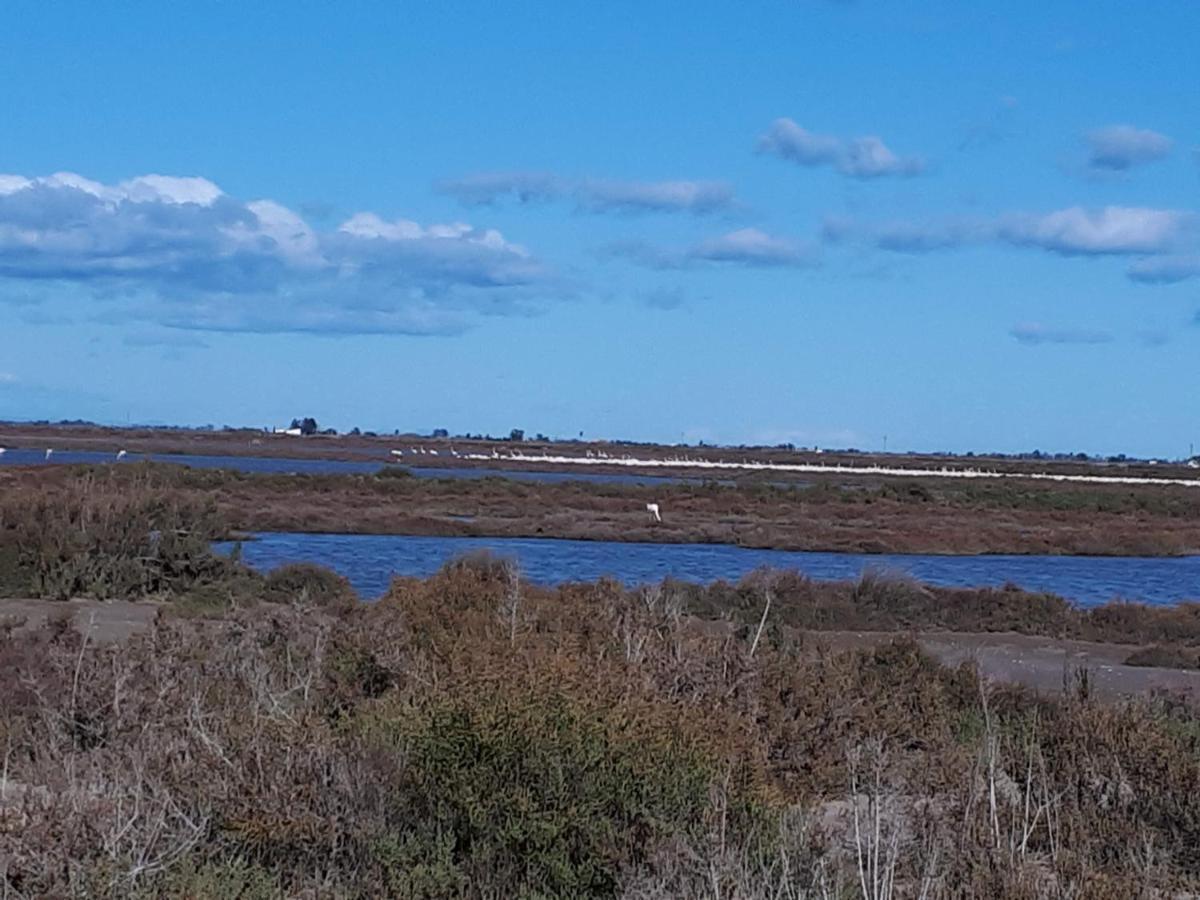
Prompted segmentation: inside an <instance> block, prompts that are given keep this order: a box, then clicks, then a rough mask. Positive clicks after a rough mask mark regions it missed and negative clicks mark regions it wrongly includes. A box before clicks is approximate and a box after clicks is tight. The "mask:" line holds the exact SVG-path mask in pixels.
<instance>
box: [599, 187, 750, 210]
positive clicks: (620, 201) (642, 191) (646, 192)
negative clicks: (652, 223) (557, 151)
mask: <svg viewBox="0 0 1200 900" xmlns="http://www.w3.org/2000/svg"><path fill="white" fill-rule="evenodd" d="M577 196H578V198H579V202H580V204H581V205H582V206H585V207H587V208H588V209H591V210H593V211H596V212H609V211H618V212H643V211H648V212H691V213H711V212H719V211H721V210H725V209H729V208H730V207H731V206H732V205H733V203H734V196H733V188H732V187H731V186H730V185H728V184H726V183H724V182H721V181H588V182H585V183H584V184H583V185H581V186H580V187H579V189H578V191H577Z"/></svg>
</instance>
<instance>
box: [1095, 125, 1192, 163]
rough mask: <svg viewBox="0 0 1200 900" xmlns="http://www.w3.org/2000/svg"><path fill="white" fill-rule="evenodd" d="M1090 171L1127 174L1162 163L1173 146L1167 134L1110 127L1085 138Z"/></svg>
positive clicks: (1130, 126) (1129, 126)
mask: <svg viewBox="0 0 1200 900" xmlns="http://www.w3.org/2000/svg"><path fill="white" fill-rule="evenodd" d="M1084 140H1085V142H1086V143H1087V147H1088V167H1089V168H1090V169H1092V170H1093V171H1108V172H1124V171H1126V170H1128V169H1131V168H1132V167H1134V166H1136V165H1141V164H1143V163H1148V162H1153V161H1154V160H1157V159H1162V158H1163V157H1165V156H1167V155H1168V154H1169V153H1170V152H1171V148H1172V147H1173V146H1174V142H1173V141H1172V140H1171V139H1170V138H1169V137H1167V136H1166V135H1165V134H1159V133H1158V132H1157V131H1150V130H1148V129H1145V128H1134V127H1133V126H1132V125H1109V126H1107V127H1105V128H1096V129H1093V130H1092V131H1089V132H1088V133H1087V134H1085V135H1084Z"/></svg>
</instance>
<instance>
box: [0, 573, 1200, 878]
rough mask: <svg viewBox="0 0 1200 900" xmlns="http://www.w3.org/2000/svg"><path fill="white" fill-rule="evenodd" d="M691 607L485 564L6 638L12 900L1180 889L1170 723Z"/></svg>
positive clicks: (1189, 838) (673, 596)
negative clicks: (345, 592) (207, 614)
mask: <svg viewBox="0 0 1200 900" xmlns="http://www.w3.org/2000/svg"><path fill="white" fill-rule="evenodd" d="M743 587H744V588H745V590H746V592H747V598H748V597H749V596H750V595H751V593H752V591H751V585H750V584H749V583H747V584H746V585H744V586H743ZM760 587H764V586H763V585H760ZM766 587H770V586H769V585H768V586H766ZM771 589H772V590H778V591H779V593H777V594H772V595H771V596H773V597H775V603H777V604H778V607H777V608H778V609H780V611H781V612H782V611H783V610H784V609H785V608H786V607H787V604H786V603H783V602H782V601H781V600H780V599H779V598H780V597H783V596H785V594H786V593H787V592H786V591H785V590H784V589H783V588H779V587H778V586H774V587H771ZM914 589H915V588H914ZM847 590H850V588H847ZM861 590H865V589H861V588H860V592H861ZM758 596H759V600H760V602H761V600H762V599H763V594H762V593H760V594H759V595H758ZM711 599H712V598H710V600H711ZM696 602H697V598H696V596H693V595H692V594H691V592H689V591H686V590H682V589H679V588H676V587H673V586H671V585H665V586H658V587H655V588H649V589H643V590H637V591H629V590H625V589H623V588H621V587H620V586H619V585H616V584H614V583H611V582H599V583H595V584H575V585H569V586H564V587H562V588H560V589H556V590H553V591H551V590H542V589H538V588H535V587H530V586H528V585H524V584H522V583H521V582H520V580H519V578H518V577H517V575H516V573H515V572H513V571H512V570H511V569H510V568H509V567H507V566H506V565H504V564H503V563H499V562H497V561H495V560H473V561H469V562H466V563H460V564H457V565H454V566H448V567H447V568H445V569H443V570H442V571H441V572H439V573H438V574H436V575H435V576H433V577H431V578H429V579H426V580H417V579H398V580H397V581H396V582H395V583H394V585H393V587H392V590H391V591H390V592H389V594H388V596H387V597H385V598H384V599H383V600H381V601H380V602H378V603H376V604H372V605H365V604H363V605H359V606H355V607H345V608H342V607H322V606H321V605H319V604H296V603H288V604H286V605H275V604H262V605H259V606H257V607H254V608H242V609H238V610H233V611H230V612H229V613H227V614H226V616H225V617H224V618H219V619H206V620H199V619H179V618H172V617H167V616H163V617H160V620H159V621H158V622H157V623H156V625H155V626H154V627H153V628H152V629H151V630H150V631H149V632H147V633H145V634H143V635H140V636H137V637H135V638H133V639H131V640H129V641H127V642H125V643H122V644H114V645H98V644H96V643H95V642H94V641H91V640H88V639H86V638H83V637H81V636H80V635H79V634H77V633H76V632H75V631H73V630H71V629H70V628H68V627H65V626H64V625H62V624H54V625H51V626H48V627H46V628H43V629H41V630H38V631H32V632H13V633H10V634H0V678H2V679H3V683H4V684H5V685H7V686H8V688H7V689H6V690H5V691H4V692H2V693H0V746H3V747H4V748H5V752H4V759H5V768H4V781H3V795H2V796H0V883H2V884H3V885H4V888H3V892H4V893H7V894H8V895H9V896H78V897H106V896H108V897H131V896H132V897H194V896H217V897H251V898H256V897H264V898H265V897H277V896H323V897H378V896H397V897H412V898H417V897H423V898H434V897H459V896H467V897H522V896H523V897H536V896H543V897H550V896H596V897H611V896H625V897H639V898H657V897H677V896H689V897H691V896H695V897H722V898H749V897H792V898H798V897H837V898H851V897H869V898H872V900H875V898H883V897H925V898H960V897H961V898H966V897H997V898H1032V897H1063V898H1066V897H1088V898H1092V897H1098V898H1114V900H1115V898H1127V897H1134V896H1142V897H1158V896H1163V897H1165V896H1183V895H1186V894H1188V893H1194V892H1196V891H1197V890H1198V889H1200V850H1198V848H1200V765H1198V759H1200V719H1197V717H1196V714H1195V712H1194V711H1193V710H1192V708H1191V707H1190V706H1188V705H1187V704H1185V703H1180V702H1176V701H1171V702H1167V701H1166V700H1165V699H1164V700H1145V701H1129V702H1122V703H1109V704H1103V703H1099V702H1097V701H1096V700H1095V699H1094V698H1093V697H1092V696H1091V694H1090V691H1089V690H1088V685H1087V682H1086V679H1081V680H1080V681H1079V682H1078V685H1077V686H1076V688H1075V689H1074V690H1072V691H1069V692H1068V693H1066V694H1065V695H1063V696H1062V697H1059V698H1045V697H1036V696H1033V695H1030V694H1028V693H1026V692H1024V691H1021V690H1016V689H1011V688H1004V687H997V686H994V685H989V684H986V683H981V682H980V680H979V679H978V678H977V676H976V674H975V672H974V670H973V669H971V668H968V667H964V668H959V669H948V668H945V667H943V666H940V665H939V664H937V663H936V662H935V661H933V660H932V659H930V658H929V657H927V656H925V655H924V654H923V653H922V652H921V650H920V649H919V648H918V646H917V645H916V644H915V643H913V642H912V641H910V640H907V639H903V638H900V639H897V640H895V641H893V642H890V643H885V644H883V645H881V646H878V647H875V648H873V649H868V650H858V651H851V652H841V653H834V652H830V651H828V650H825V649H821V648H819V647H817V648H813V647H811V646H808V645H806V644H805V642H803V641H800V640H796V639H794V637H795V636H794V635H793V633H792V630H791V629H789V628H787V627H774V628H773V627H771V626H770V625H767V626H763V627H761V628H760V627H759V621H760V620H761V614H759V615H755V614H753V613H754V611H753V610H752V609H751V608H750V603H749V600H748V599H747V601H746V610H745V616H744V621H743V620H742V619H740V618H732V619H728V620H723V621H719V622H713V621H704V620H701V619H698V618H696V617H694V616H691V615H689V614H687V609H688V608H689V606H690V605H692V604H694V603H696ZM848 602H849V601H848ZM854 602H855V603H856V604H858V605H862V607H863V608H864V609H867V610H870V609H871V602H870V600H869V598H868V597H866V596H860V597H858V599H857V601H854ZM914 602H915V601H914ZM760 608H761V607H760Z"/></svg>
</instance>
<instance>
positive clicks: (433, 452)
mask: <svg viewBox="0 0 1200 900" xmlns="http://www.w3.org/2000/svg"><path fill="white" fill-rule="evenodd" d="M429 455H430V456H437V455H438V452H437V451H436V450H430V451H429Z"/></svg>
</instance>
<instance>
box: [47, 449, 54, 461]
mask: <svg viewBox="0 0 1200 900" xmlns="http://www.w3.org/2000/svg"><path fill="white" fill-rule="evenodd" d="M53 452H54V451H53V450H51V449H50V448H47V449H46V459H49V458H50V454H51V453H53Z"/></svg>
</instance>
